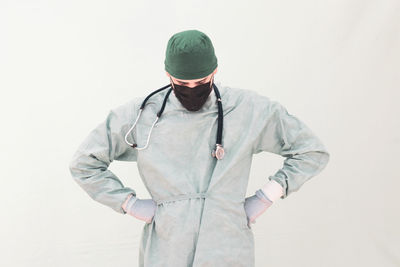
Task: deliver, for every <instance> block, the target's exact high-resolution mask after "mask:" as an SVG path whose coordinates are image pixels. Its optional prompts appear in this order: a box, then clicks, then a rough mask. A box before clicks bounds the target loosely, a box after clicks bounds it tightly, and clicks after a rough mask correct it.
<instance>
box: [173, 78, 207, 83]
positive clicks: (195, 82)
mask: <svg viewBox="0 0 400 267" xmlns="http://www.w3.org/2000/svg"><path fill="white" fill-rule="evenodd" d="M205 80H207V78H204V79H202V80H200V81H197V82H195V84H199V83H201V82H204V81H205ZM177 82H179V83H181V84H189V83H188V82H180V81H177Z"/></svg>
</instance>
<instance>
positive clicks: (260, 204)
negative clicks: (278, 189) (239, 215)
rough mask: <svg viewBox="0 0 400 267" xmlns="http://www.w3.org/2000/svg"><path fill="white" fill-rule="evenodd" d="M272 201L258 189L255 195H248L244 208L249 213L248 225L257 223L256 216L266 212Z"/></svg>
mask: <svg viewBox="0 0 400 267" xmlns="http://www.w3.org/2000/svg"><path fill="white" fill-rule="evenodd" d="M272 203H273V202H272V201H271V200H270V199H268V197H267V196H266V195H265V194H264V193H263V191H262V190H261V189H259V190H257V191H256V193H255V195H252V196H250V197H247V198H246V199H245V202H244V209H245V211H246V215H247V226H248V227H249V228H251V225H250V224H251V223H253V224H254V223H256V220H255V219H256V218H257V217H259V216H260V215H261V214H262V213H264V212H265V211H266V210H267V209H268V208H269V207H270V206H271V205H272Z"/></svg>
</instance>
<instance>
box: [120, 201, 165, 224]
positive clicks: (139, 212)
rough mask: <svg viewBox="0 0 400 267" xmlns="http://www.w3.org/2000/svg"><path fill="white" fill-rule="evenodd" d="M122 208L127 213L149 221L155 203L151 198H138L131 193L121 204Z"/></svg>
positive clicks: (152, 215) (151, 219)
mask: <svg viewBox="0 0 400 267" xmlns="http://www.w3.org/2000/svg"><path fill="white" fill-rule="evenodd" d="M122 208H123V209H124V211H125V212H126V213H128V214H129V215H132V216H133V217H135V218H137V219H139V220H142V221H145V222H147V223H151V222H152V221H153V217H154V214H155V212H156V209H157V203H156V202H155V201H154V200H153V199H139V198H137V197H135V196H134V195H132V194H131V195H130V196H129V197H128V198H127V199H126V201H125V202H124V204H123V205H122Z"/></svg>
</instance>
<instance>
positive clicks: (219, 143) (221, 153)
mask: <svg viewBox="0 0 400 267" xmlns="http://www.w3.org/2000/svg"><path fill="white" fill-rule="evenodd" d="M212 85H213V88H214V93H215V95H216V98H217V106H218V128H217V142H216V145H215V146H216V147H215V149H214V150H213V152H212V153H211V155H212V156H213V157H216V158H217V159H222V158H223V156H224V149H223V146H222V128H223V109H222V101H221V95H220V94H219V90H218V88H217V86H216V85H215V84H214V83H213V84H212ZM168 87H171V84H168V85H166V86H163V87H161V88H160V89H157V90H155V91H154V92H152V93H151V94H149V95H148V96H147V97H146V98H145V99H144V100H143V102H142V104H141V106H140V109H139V113H138V115H137V117H136V120H135V122H134V124H133V125H132V127H131V128H130V129H129V130H128V132H127V133H126V134H125V142H126V143H127V144H128V145H130V146H131V147H132V148H134V149H137V150H143V149H146V148H147V147H148V145H149V141H150V136H151V133H152V131H153V128H154V126H155V125H156V123H157V121H158V119H159V118H160V117H161V115H162V113H163V112H164V109H165V105H166V103H167V100H168V97H169V95H170V93H171V91H172V90H173V88H172V87H171V88H170V89H169V90H168V92H167V94H166V95H165V97H164V101H163V104H162V106H161V109H160V111H159V112H158V113H157V116H156V119H155V120H154V122H153V124H152V126H151V128H150V131H149V134H148V136H147V140H146V145H145V146H144V147H138V146H137V144H133V143H130V142H129V141H128V135H129V133H130V132H131V131H132V130H133V129H134V128H135V127H136V124H137V122H138V120H139V118H140V116H141V114H142V111H143V109H144V108H145V106H146V102H147V100H149V99H150V97H152V96H153V95H154V94H156V93H158V92H161V91H163V90H165V89H167V88H168Z"/></svg>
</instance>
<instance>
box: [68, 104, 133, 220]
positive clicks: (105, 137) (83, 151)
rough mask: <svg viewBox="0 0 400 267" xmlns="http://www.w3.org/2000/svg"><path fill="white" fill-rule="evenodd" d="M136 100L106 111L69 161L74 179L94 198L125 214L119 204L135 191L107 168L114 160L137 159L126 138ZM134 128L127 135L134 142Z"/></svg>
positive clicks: (131, 122)
mask: <svg viewBox="0 0 400 267" xmlns="http://www.w3.org/2000/svg"><path fill="white" fill-rule="evenodd" d="M136 113H137V111H136V105H135V101H134V100H132V101H129V102H127V103H125V104H123V105H120V106H118V107H117V108H114V109H112V110H110V111H109V113H108V115H107V117H106V119H105V120H104V121H103V122H101V123H100V124H98V125H97V126H96V127H95V128H94V129H93V130H92V131H91V132H90V133H89V134H88V135H87V136H86V138H85V139H84V140H83V142H82V143H81V144H80V145H79V147H78V149H77V151H76V152H75V153H74V155H73V157H72V160H71V161H70V163H69V170H70V172H71V174H72V177H73V179H74V180H75V181H76V182H77V183H78V185H79V186H80V187H81V188H82V189H83V190H84V191H86V193H87V194H88V195H89V196H90V197H91V198H92V199H93V200H95V201H98V202H100V203H102V204H104V205H106V206H108V207H110V208H112V209H114V210H115V211H117V212H119V213H122V214H126V212H125V210H123V209H122V204H123V203H124V201H125V200H126V199H127V197H128V196H129V195H131V194H133V195H134V196H136V191H135V190H133V189H131V188H129V187H125V186H124V185H123V183H122V182H121V180H120V179H119V178H118V177H117V176H116V175H115V174H114V173H113V172H112V171H111V170H109V169H108V167H109V165H110V164H111V162H112V161H113V160H119V161H136V160H137V150H136V149H134V148H132V147H131V146H129V145H128V144H127V143H126V142H125V134H126V133H127V132H128V131H129V129H130V127H131V126H132V124H133V123H134V120H135V119H136V116H135V114H136ZM133 138H134V135H133V131H131V133H130V134H129V135H128V137H127V139H128V141H129V142H130V143H135V140H134V139H133Z"/></svg>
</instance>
